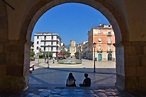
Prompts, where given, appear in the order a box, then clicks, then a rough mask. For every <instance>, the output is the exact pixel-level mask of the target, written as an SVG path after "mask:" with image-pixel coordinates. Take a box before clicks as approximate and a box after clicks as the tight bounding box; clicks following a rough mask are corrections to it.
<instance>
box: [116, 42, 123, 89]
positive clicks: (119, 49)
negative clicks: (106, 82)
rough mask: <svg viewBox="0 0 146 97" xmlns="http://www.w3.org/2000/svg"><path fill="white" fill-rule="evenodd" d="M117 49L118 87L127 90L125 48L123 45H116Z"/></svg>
mask: <svg viewBox="0 0 146 97" xmlns="http://www.w3.org/2000/svg"><path fill="white" fill-rule="evenodd" d="M114 46H115V48H116V83H115V85H116V87H117V88H118V89H120V90H124V89H125V66H124V47H123V45H122V43H116V44H114Z"/></svg>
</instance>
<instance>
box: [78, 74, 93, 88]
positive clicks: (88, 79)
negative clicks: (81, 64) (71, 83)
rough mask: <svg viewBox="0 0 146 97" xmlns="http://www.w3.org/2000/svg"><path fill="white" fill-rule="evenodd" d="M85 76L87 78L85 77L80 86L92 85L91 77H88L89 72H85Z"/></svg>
mask: <svg viewBox="0 0 146 97" xmlns="http://www.w3.org/2000/svg"><path fill="white" fill-rule="evenodd" d="M84 77H85V79H84V81H83V83H82V84H80V87H90V86H91V79H90V78H88V74H87V73H85V74H84Z"/></svg>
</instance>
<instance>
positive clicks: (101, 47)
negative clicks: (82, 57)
mask: <svg viewBox="0 0 146 97" xmlns="http://www.w3.org/2000/svg"><path fill="white" fill-rule="evenodd" d="M93 43H95V46H93ZM114 43H115V35H114V32H113V29H112V25H106V24H100V25H99V26H97V27H94V28H92V29H91V30H90V31H89V32H88V46H89V52H88V56H89V59H93V57H94V52H95V58H96V59H97V60H98V61H110V60H115V47H114V46H113V44H114ZM94 50H95V51H94Z"/></svg>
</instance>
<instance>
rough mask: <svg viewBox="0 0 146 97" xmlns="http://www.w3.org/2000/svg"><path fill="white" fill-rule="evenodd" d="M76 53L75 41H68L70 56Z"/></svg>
mask: <svg viewBox="0 0 146 97" xmlns="http://www.w3.org/2000/svg"><path fill="white" fill-rule="evenodd" d="M75 53H76V41H75V40H71V41H70V55H71V56H74V55H75Z"/></svg>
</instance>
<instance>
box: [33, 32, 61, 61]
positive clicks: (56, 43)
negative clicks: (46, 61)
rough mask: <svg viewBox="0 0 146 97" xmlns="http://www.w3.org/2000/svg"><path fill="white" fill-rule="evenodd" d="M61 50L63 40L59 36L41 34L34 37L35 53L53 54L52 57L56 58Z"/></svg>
mask: <svg viewBox="0 0 146 97" xmlns="http://www.w3.org/2000/svg"><path fill="white" fill-rule="evenodd" d="M60 49H61V38H60V36H59V35H58V34H54V33H51V32H40V33H36V34H35V35H34V52H35V54H36V55H37V54H38V53H40V52H41V53H46V52H50V53H52V57H54V58H56V54H57V53H58V52H60Z"/></svg>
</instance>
